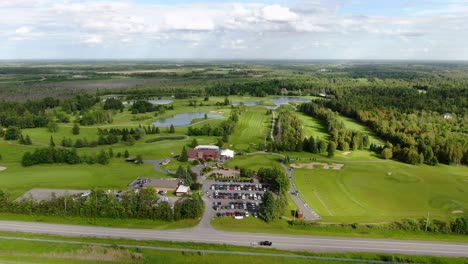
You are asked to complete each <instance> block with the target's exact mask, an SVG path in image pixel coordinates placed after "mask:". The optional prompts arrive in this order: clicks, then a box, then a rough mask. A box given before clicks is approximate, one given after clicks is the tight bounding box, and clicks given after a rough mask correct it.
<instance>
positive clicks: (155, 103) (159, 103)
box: [148, 100, 174, 105]
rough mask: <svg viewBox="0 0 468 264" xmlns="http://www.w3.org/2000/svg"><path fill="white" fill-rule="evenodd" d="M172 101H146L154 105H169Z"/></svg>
mask: <svg viewBox="0 0 468 264" xmlns="http://www.w3.org/2000/svg"><path fill="white" fill-rule="evenodd" d="M172 102H174V101H172V100H148V103H150V104H154V105H167V104H170V103H172Z"/></svg>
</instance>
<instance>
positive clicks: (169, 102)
mask: <svg viewBox="0 0 468 264" xmlns="http://www.w3.org/2000/svg"><path fill="white" fill-rule="evenodd" d="M133 102H134V101H123V102H122V104H124V105H132V104H133ZM172 102H174V101H172V100H148V103H150V104H154V105H167V104H171V103H172Z"/></svg>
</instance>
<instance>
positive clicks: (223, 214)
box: [216, 211, 258, 217]
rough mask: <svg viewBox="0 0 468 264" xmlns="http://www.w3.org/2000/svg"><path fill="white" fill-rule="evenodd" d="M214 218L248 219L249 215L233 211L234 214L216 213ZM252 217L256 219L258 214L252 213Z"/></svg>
mask: <svg viewBox="0 0 468 264" xmlns="http://www.w3.org/2000/svg"><path fill="white" fill-rule="evenodd" d="M216 216H217V217H225V216H227V217H250V213H249V212H240V211H234V212H230V211H228V212H225V213H224V212H218V213H216ZM252 216H253V217H258V213H257V212H254V213H252Z"/></svg>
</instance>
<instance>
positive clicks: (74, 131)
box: [72, 123, 80, 135]
mask: <svg viewBox="0 0 468 264" xmlns="http://www.w3.org/2000/svg"><path fill="white" fill-rule="evenodd" d="M72 134H73V135H79V134H80V125H78V123H74V124H73V128H72Z"/></svg>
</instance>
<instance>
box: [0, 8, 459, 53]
mask: <svg viewBox="0 0 468 264" xmlns="http://www.w3.org/2000/svg"><path fill="white" fill-rule="evenodd" d="M0 59H7V60H11V59H13V60H14V59H364V60H372V59H375V60H377V59H390V60H468V0H278V1H268V0H237V1H224V0H191V1H190V0H173V1H165V0H95V1H91V0H0Z"/></svg>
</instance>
